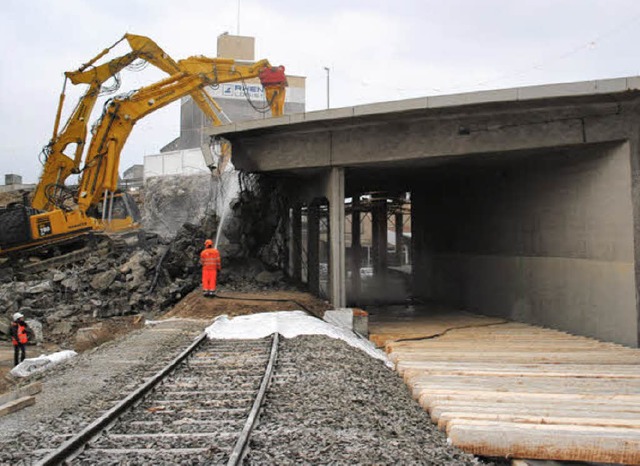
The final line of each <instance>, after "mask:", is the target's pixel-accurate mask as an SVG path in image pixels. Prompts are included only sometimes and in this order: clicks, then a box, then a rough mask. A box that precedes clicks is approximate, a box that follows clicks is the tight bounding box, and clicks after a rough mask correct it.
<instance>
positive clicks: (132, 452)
mask: <svg viewBox="0 0 640 466" xmlns="http://www.w3.org/2000/svg"><path fill="white" fill-rule="evenodd" d="M227 450H229V451H230V450H231V448H230V447H229V448H228V449H226V448H225V449H221V448H218V447H211V448H173V449H169V450H151V451H150V450H148V449H143V448H138V449H133V448H121V449H91V450H86V451H85V452H83V453H82V454H81V455H79V456H78V457H77V458H76V461H77V462H78V463H80V464H91V465H94V466H102V465H113V464H127V460H130V459H131V458H135V459H136V464H163V463H164V464H172V465H196V464H219V463H221V462H224V460H225V459H226V458H227V457H228V456H229V451H227Z"/></svg>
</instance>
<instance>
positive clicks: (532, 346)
mask: <svg viewBox="0 0 640 466" xmlns="http://www.w3.org/2000/svg"><path fill="white" fill-rule="evenodd" d="M465 349H471V350H476V351H480V350H482V351H510V350H516V351H523V350H524V351H526V350H531V351H539V352H540V351H549V350H551V351H561V350H564V351H567V350H569V351H571V350H573V351H576V350H590V351H593V350H602V351H607V350H614V351H615V350H618V349H620V350H624V349H625V348H623V347H615V346H610V345H605V344H602V343H598V342H588V341H587V342H584V341H560V342H554V341H548V340H547V341H539V342H526V341H525V342H523V341H514V342H504V341H495V342H487V341H484V342H482V341H478V342H461V341H460V342H458V341H432V340H428V341H417V342H408V341H400V342H394V343H389V344H387V346H386V348H385V351H386V352H387V353H391V352H394V351H399V352H400V351H407V352H408V351H436V350H440V351H461V350H465ZM631 351H633V350H631Z"/></svg>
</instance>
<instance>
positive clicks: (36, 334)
mask: <svg viewBox="0 0 640 466" xmlns="http://www.w3.org/2000/svg"><path fill="white" fill-rule="evenodd" d="M25 322H26V323H27V325H28V326H29V328H31V331H32V332H33V340H31V343H36V344H38V345H39V344H41V343H42V342H43V341H44V335H43V333H42V322H40V321H39V320H35V319H26V320H25Z"/></svg>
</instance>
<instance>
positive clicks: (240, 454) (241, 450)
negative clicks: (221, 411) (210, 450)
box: [227, 332, 280, 466]
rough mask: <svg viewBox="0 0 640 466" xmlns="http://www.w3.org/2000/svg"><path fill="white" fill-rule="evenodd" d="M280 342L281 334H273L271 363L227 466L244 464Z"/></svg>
mask: <svg viewBox="0 0 640 466" xmlns="http://www.w3.org/2000/svg"><path fill="white" fill-rule="evenodd" d="M279 341H280V334H279V333H277V332H276V333H274V334H273V340H272V341H271V354H270V355H269V363H268V364H267V367H266V369H265V371H264V376H263V377H262V382H261V383H260V389H259V390H258V394H257V395H256V399H255V400H254V401H253V406H252V407H251V411H250V412H249V416H248V417H247V420H246V422H245V424H244V427H243V428H242V432H241V433H240V437H239V438H238V441H237V442H236V445H235V447H234V448H233V451H232V452H231V456H230V457H229V461H228V462H227V466H238V465H239V464H241V463H242V459H243V458H244V454H245V451H246V448H247V444H248V443H249V437H250V436H251V431H252V430H253V427H254V426H255V424H256V421H257V419H258V413H259V412H260V408H261V406H262V403H263V401H264V397H265V395H266V393H267V388H269V383H270V382H271V375H272V374H273V367H274V366H275V362H276V356H277V354H278V342H279Z"/></svg>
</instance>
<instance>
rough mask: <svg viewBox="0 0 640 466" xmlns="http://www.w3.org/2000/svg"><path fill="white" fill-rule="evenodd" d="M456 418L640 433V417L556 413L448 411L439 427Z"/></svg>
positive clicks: (440, 417)
mask: <svg viewBox="0 0 640 466" xmlns="http://www.w3.org/2000/svg"><path fill="white" fill-rule="evenodd" d="M455 419H471V420H477V421H499V422H513V423H518V424H549V425H552V424H557V425H574V426H595V427H624V428H628V429H638V432H639V434H640V417H639V416H637V415H636V417H635V419H622V418H616V417H611V416H610V417H593V416H588V415H585V416H578V417H565V416H556V415H535V414H517V413H515V414H514V413H511V414H507V413H480V412H468V411H447V412H443V413H441V414H440V416H439V417H438V421H437V423H438V429H440V430H445V428H446V427H447V425H448V424H449V423H450V422H451V421H453V420H455Z"/></svg>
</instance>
